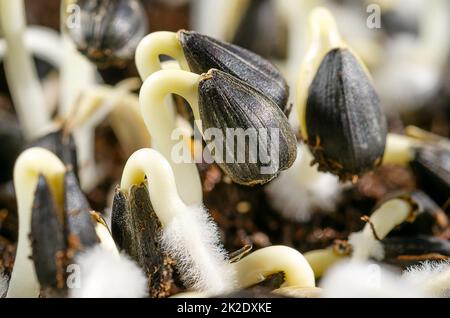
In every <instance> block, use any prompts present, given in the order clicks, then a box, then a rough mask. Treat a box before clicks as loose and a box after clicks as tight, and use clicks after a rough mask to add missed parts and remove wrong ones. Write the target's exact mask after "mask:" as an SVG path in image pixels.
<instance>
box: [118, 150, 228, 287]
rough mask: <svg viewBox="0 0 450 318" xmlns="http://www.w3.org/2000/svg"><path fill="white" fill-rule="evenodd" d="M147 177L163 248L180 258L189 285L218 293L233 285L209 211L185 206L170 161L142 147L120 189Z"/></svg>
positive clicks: (180, 267) (178, 263)
mask: <svg viewBox="0 0 450 318" xmlns="http://www.w3.org/2000/svg"><path fill="white" fill-rule="evenodd" d="M145 180H147V185H148V187H147V188H148V192H149V196H150V199H151V202H152V206H153V208H154V211H155V213H156V215H157V217H158V219H159V220H160V222H161V224H162V227H163V232H162V235H161V247H162V248H163V249H164V250H166V251H167V252H168V253H169V254H170V255H171V256H172V257H174V258H175V259H176V260H177V267H178V269H179V271H180V275H181V277H182V279H183V281H184V282H185V284H186V285H187V286H188V287H192V288H193V289H195V290H197V291H203V292H208V293H211V294H218V293H222V292H224V291H227V290H229V289H231V288H233V285H234V284H233V283H234V279H233V277H234V273H233V272H232V270H231V268H230V266H229V264H228V262H227V258H226V256H225V253H224V250H223V247H222V245H221V243H220V241H219V234H218V232H217V229H216V226H215V224H214V223H213V221H212V220H211V219H210V218H209V216H208V214H207V212H206V211H205V210H204V209H203V208H201V207H199V206H197V205H194V206H186V204H184V203H183V201H182V200H181V198H180V197H179V196H178V193H177V188H176V185H175V177H174V175H173V172H172V169H171V167H170V164H169V162H168V161H167V160H166V159H165V158H164V156H162V155H161V154H160V153H158V152H157V151H156V150H153V149H141V150H138V151H137V152H135V153H134V154H133V155H132V156H131V157H130V159H129V160H128V161H127V163H126V165H125V168H124V171H123V175H122V180H121V190H122V191H124V192H125V193H127V192H128V191H129V189H130V187H131V186H132V185H140V184H141V183H143V182H144V181H145Z"/></svg>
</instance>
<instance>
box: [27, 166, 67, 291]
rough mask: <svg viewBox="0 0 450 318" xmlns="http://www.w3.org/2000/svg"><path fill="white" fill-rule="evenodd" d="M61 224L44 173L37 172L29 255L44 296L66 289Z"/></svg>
mask: <svg viewBox="0 0 450 318" xmlns="http://www.w3.org/2000/svg"><path fill="white" fill-rule="evenodd" d="M63 233H64V226H63V224H61V222H60V220H59V218H58V213H57V211H56V208H55V204H54V202H53V197H52V193H51V191H50V188H49V186H48V184H47V181H46V179H45V177H43V176H42V175H41V176H39V180H38V184H37V188H36V192H35V197H34V201H33V207H32V217H31V242H32V243H31V245H32V257H33V262H34V266H35V269H36V275H37V278H38V280H39V283H40V285H41V290H42V291H41V292H42V293H44V294H45V296H58V295H60V294H61V293H64V290H65V266H66V260H65V249H66V240H65V238H64V234H63Z"/></svg>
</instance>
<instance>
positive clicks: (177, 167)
mask: <svg viewBox="0 0 450 318" xmlns="http://www.w3.org/2000/svg"><path fill="white" fill-rule="evenodd" d="M199 81H200V76H199V75H197V74H194V73H191V72H187V71H181V70H161V71H158V72H156V73H154V74H152V75H151V76H150V77H149V78H147V79H146V80H145V81H144V84H143V85H142V88H141V91H140V94H139V102H140V105H141V113H142V117H143V118H144V121H145V124H146V126H147V129H148V131H149V132H150V135H151V136H152V138H153V139H152V140H153V142H154V143H155V144H156V146H157V149H158V150H159V151H160V152H161V153H162V154H163V155H164V157H165V158H166V159H167V160H169V162H170V165H171V166H172V169H173V172H174V174H175V177H176V180H177V182H176V184H177V187H178V193H179V194H180V196H181V198H182V199H183V201H184V202H185V203H186V204H188V205H190V204H200V203H201V202H202V187H201V182H200V177H199V175H198V171H197V167H196V165H195V164H194V163H193V161H192V160H191V162H189V163H184V162H183V163H175V162H174V160H173V157H172V150H173V149H175V148H174V147H175V146H176V145H177V143H178V142H179V141H177V140H172V139H171V136H172V133H173V130H174V129H175V127H176V125H175V119H174V117H173V116H172V115H171V113H170V112H169V109H168V105H167V103H166V102H165V98H166V97H167V96H168V95H169V94H177V95H180V96H182V97H184V98H185V99H186V100H187V102H188V103H189V105H190V106H191V108H192V110H193V112H194V116H195V118H199V117H200V115H199V110H198V84H199Z"/></svg>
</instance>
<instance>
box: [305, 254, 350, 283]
mask: <svg viewBox="0 0 450 318" xmlns="http://www.w3.org/2000/svg"><path fill="white" fill-rule="evenodd" d="M304 255H305V258H306V260H307V261H308V263H309V264H310V265H311V268H312V269H313V271H314V276H315V278H320V277H322V276H323V274H324V273H325V272H326V271H327V270H328V269H329V268H330V267H331V266H333V265H334V264H336V263H337V262H339V261H341V260H343V259H345V257H346V256H345V255H340V254H338V253H337V252H335V251H334V249H333V248H326V249H320V250H313V251H309V252H307V253H305V254H304Z"/></svg>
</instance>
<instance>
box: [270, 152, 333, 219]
mask: <svg viewBox="0 0 450 318" xmlns="http://www.w3.org/2000/svg"><path fill="white" fill-rule="evenodd" d="M311 161H312V155H311V153H310V152H309V150H308V149H307V147H306V146H305V145H298V147H297V159H296V160H295V162H294V164H293V165H292V167H291V168H289V169H288V170H286V171H283V172H282V173H280V176H279V177H278V178H276V179H275V180H274V181H272V182H271V183H270V184H269V185H267V186H266V188H265V191H266V193H267V195H268V196H269V198H270V203H271V205H272V206H273V207H274V208H275V209H276V210H277V211H279V213H280V214H281V215H282V216H283V217H285V218H286V219H289V220H293V221H297V222H307V221H309V220H310V219H311V213H312V212H313V211H312V210H313V209H315V208H320V209H321V210H324V211H332V210H333V209H334V207H335V205H336V201H337V200H338V199H339V196H340V193H341V189H342V187H341V186H340V184H339V180H338V178H337V177H335V176H333V175H331V174H328V173H322V172H319V171H317V168H316V167H311V166H310V162H311Z"/></svg>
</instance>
